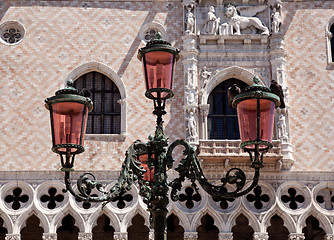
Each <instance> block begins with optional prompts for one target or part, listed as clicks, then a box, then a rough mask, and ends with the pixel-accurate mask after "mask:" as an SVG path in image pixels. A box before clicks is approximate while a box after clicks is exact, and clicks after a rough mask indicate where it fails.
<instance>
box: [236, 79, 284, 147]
mask: <svg viewBox="0 0 334 240" xmlns="http://www.w3.org/2000/svg"><path fill="white" fill-rule="evenodd" d="M279 104H280V101H279V97H278V96H277V95H276V94H273V93H271V91H270V89H269V88H267V87H264V86H260V85H257V84H254V85H252V86H249V87H246V88H245V89H243V90H242V92H241V93H240V94H238V95H237V96H235V97H234V99H233V107H236V108H237V112H238V121H239V130H240V137H241V146H240V147H241V148H242V149H244V150H245V151H267V150H269V149H270V148H272V144H271V142H272V136H273V128H274V114H275V108H277V107H278V106H279Z"/></svg>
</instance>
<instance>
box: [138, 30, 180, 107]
mask: <svg viewBox="0 0 334 240" xmlns="http://www.w3.org/2000/svg"><path fill="white" fill-rule="evenodd" d="M156 38H157V39H155V40H152V41H150V42H148V43H147V44H146V46H145V47H143V48H141V49H139V52H138V59H139V60H141V61H142V63H143V68H144V75H145V82H146V93H145V96H146V97H147V98H150V99H154V100H157V99H160V100H164V99H168V98H171V97H173V92H172V85H173V73H174V63H175V62H176V61H177V60H179V52H180V51H179V49H177V48H174V47H173V46H171V44H170V43H169V42H167V41H165V40H162V39H160V38H161V35H159V34H157V37H156Z"/></svg>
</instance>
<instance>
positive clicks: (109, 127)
mask: <svg viewBox="0 0 334 240" xmlns="http://www.w3.org/2000/svg"><path fill="white" fill-rule="evenodd" d="M74 86H75V88H77V89H78V90H82V89H86V90H88V91H89V92H90V94H91V95H90V98H91V99H92V101H93V105H94V108H93V111H92V112H90V113H89V115H88V121H87V130H86V133H87V134H119V133H120V132H121V105H120V104H119V103H118V100H120V98H121V95H120V92H119V90H118V88H117V86H116V85H115V83H114V82H113V81H112V80H111V79H110V78H108V77H107V76H105V75H103V74H102V73H99V72H89V73H86V74H84V75H82V76H81V77H79V78H78V79H77V80H76V81H75V82H74Z"/></svg>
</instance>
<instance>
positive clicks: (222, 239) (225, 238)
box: [218, 233, 233, 240]
mask: <svg viewBox="0 0 334 240" xmlns="http://www.w3.org/2000/svg"><path fill="white" fill-rule="evenodd" d="M218 239H219V240H233V233H219V235H218Z"/></svg>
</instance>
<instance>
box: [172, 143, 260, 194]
mask: <svg viewBox="0 0 334 240" xmlns="http://www.w3.org/2000/svg"><path fill="white" fill-rule="evenodd" d="M179 145H182V146H183V147H184V148H185V149H184V151H183V155H184V158H183V159H182V160H181V161H180V164H179V165H178V166H177V167H176V168H175V170H176V171H177V172H178V173H179V177H178V178H175V179H174V180H172V181H171V182H170V183H169V185H170V186H171V188H172V190H171V199H172V200H173V201H178V200H179V194H178V193H179V192H180V191H181V188H182V183H183V182H184V181H185V180H186V178H188V179H189V180H190V181H191V185H192V187H193V188H194V189H195V191H197V192H198V187H197V184H196V180H197V182H198V183H199V184H200V185H201V187H202V188H203V190H204V191H206V192H207V193H208V194H209V195H211V196H212V197H214V198H215V199H218V200H228V199H230V200H233V199H235V198H237V197H240V196H243V195H245V194H247V193H249V192H250V191H251V190H252V189H253V188H254V187H255V186H257V185H258V181H259V176H260V171H259V170H260V167H257V166H254V167H253V168H254V169H255V172H254V177H253V181H252V183H251V184H250V185H249V186H248V187H247V188H246V189H244V190H243V188H244V187H245V185H246V175H245V173H244V172H243V171H242V170H241V169H239V168H231V169H230V170H229V171H227V173H226V176H225V177H224V178H222V179H221V182H222V184H221V185H220V186H217V185H213V184H211V183H210V182H209V181H208V179H207V178H206V177H205V176H204V173H203V170H202V168H201V165H200V161H199V160H198V158H197V156H196V154H195V150H194V148H193V147H192V146H191V145H190V144H189V143H188V142H186V141H185V140H182V139H180V140H177V141H175V142H173V143H172V144H171V145H170V146H169V148H168V151H167V156H166V157H167V162H168V163H172V162H173V158H172V152H173V150H174V148H175V147H177V146H179ZM227 184H231V185H234V186H235V187H234V190H233V191H231V192H228V191H227V189H226V187H225V186H226V185H227Z"/></svg>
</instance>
